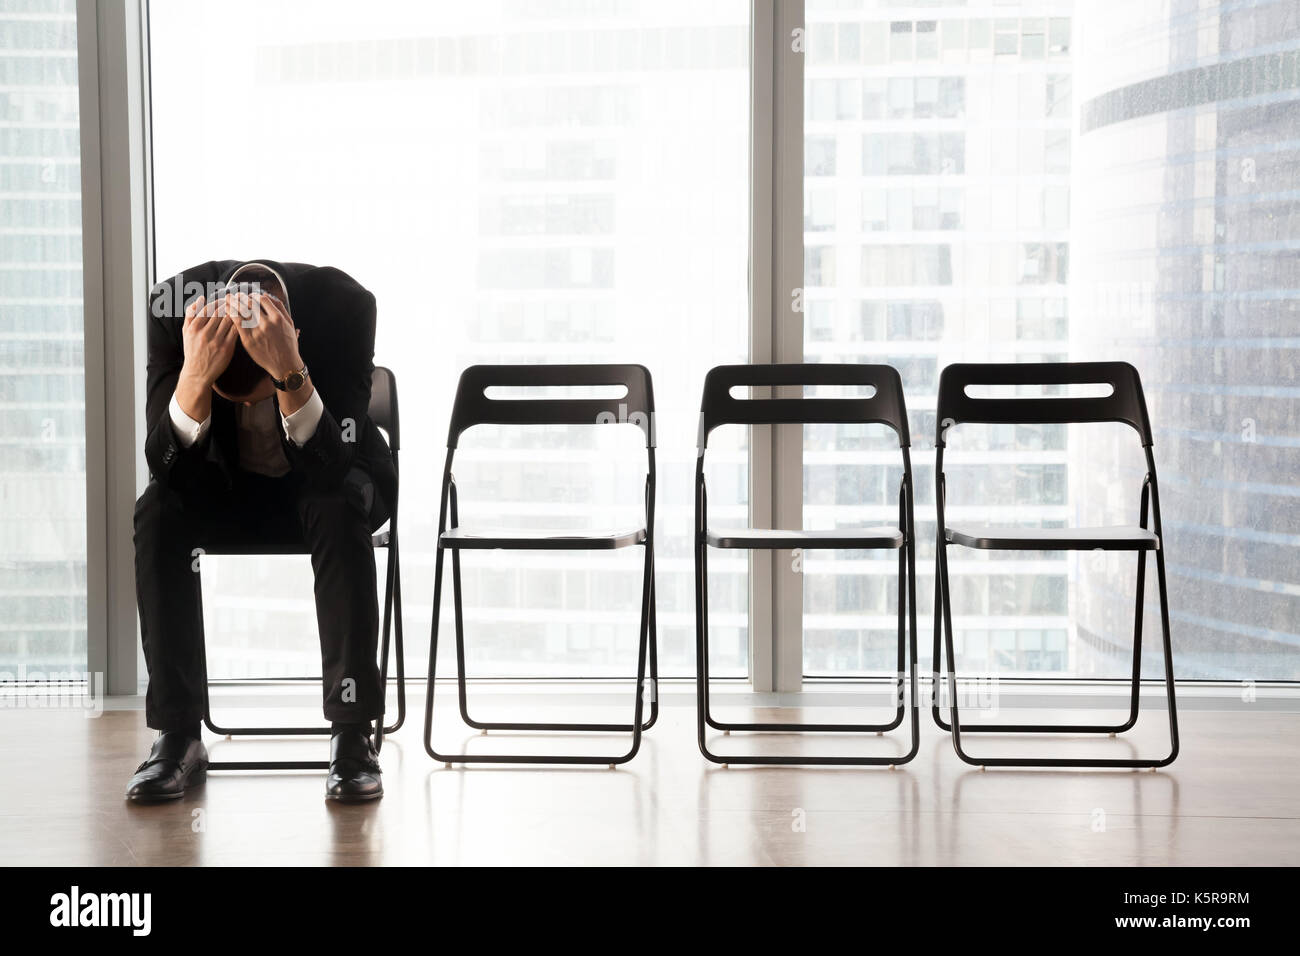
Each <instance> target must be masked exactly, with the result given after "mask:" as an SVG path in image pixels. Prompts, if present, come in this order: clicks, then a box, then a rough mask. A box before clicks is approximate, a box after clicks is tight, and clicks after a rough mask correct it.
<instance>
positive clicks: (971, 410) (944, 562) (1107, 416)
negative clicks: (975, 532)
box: [931, 362, 1179, 770]
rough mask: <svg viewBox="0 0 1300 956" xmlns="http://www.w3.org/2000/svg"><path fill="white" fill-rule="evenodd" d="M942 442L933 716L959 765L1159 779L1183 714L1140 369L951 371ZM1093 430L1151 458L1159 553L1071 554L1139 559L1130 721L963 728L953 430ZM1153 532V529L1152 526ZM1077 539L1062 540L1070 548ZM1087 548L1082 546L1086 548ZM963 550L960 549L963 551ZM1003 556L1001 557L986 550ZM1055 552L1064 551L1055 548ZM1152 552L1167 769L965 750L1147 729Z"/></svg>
mask: <svg viewBox="0 0 1300 956" xmlns="http://www.w3.org/2000/svg"><path fill="white" fill-rule="evenodd" d="M1098 383H1105V384H1109V385H1110V386H1111V389H1112V392H1111V394H1110V395H1108V396H1104V397H1086V398H1085V397H1042V398H1039V397H1015V398H976V397H972V396H970V395H969V394H968V393H967V391H966V389H967V386H970V385H986V386H987V385H1003V386H1005V385H1062V386H1063V385H1083V384H1098ZM936 418H937V434H936V440H935V466H934V468H935V506H936V509H937V512H938V516H937V529H938V530H937V542H936V558H935V564H936V566H935V598H934V599H935V608H934V657H933V661H934V675H933V687H934V700H933V703H932V706H931V714H932V716H933V718H934V721H935V723H936V724H937V725H938V726H939V727H940V728H942V729H943V730H945V731H948V732H950V733H951V734H952V741H953V748H954V749H955V750H956V752H957V756H958V757H960V758H961V759H962V760H963V761H965V762H966V763H968V764H972V765H975V766H979V767H981V768H982V767H1081V768H1108V767H1113V768H1127V769H1152V770H1154V769H1156V768H1159V767H1165V766H1168V765H1169V764H1171V763H1173V762H1174V760H1175V758H1177V756H1178V748H1179V743H1178V711H1177V705H1176V703H1175V699H1174V671H1173V649H1172V643H1171V639H1170V632H1169V598H1168V590H1167V586H1166V582H1165V539H1164V532H1163V528H1162V524H1161V520H1160V491H1159V486H1158V483H1157V481H1156V463H1155V455H1154V452H1153V450H1152V448H1153V439H1152V432H1151V422H1150V419H1149V417H1148V413H1147V406H1146V399H1145V397H1144V395H1143V392H1142V382H1141V378H1140V376H1139V375H1138V371H1137V369H1135V368H1134V367H1133V366H1132V365H1130V364H1128V363H1127V362H1055V363H1012V364H971V363H963V364H956V365H949V366H947V367H946V368H945V369H944V370H943V372H942V374H941V375H940V377H939V398H938V407H937V411H936ZM1089 422H1115V423H1120V424H1126V425H1129V426H1130V427H1132V428H1133V429H1134V430H1135V431H1136V432H1137V433H1138V436H1139V437H1140V439H1141V442H1142V449H1143V453H1144V455H1145V457H1146V468H1147V471H1146V477H1145V478H1144V480H1143V482H1142V491H1141V497H1140V504H1139V508H1138V524H1139V526H1140V527H1141V528H1143V529H1148V530H1151V531H1153V532H1154V534H1155V537H1156V542H1155V546H1154V548H1151V549H1143V548H1139V547H1134V546H1132V545H1131V544H1124V543H1121V542H1107V541H1104V540H1103V541H1091V542H1087V543H1086V544H1084V543H1080V544H1079V546H1078V547H1070V548H1066V550H1094V549H1098V548H1100V549H1102V550H1110V551H1136V552H1137V591H1136V598H1135V604H1136V607H1135V610H1134V627H1133V670H1132V677H1131V692H1130V700H1129V716H1128V719H1127V720H1125V721H1124V722H1123V723H1121V724H1115V725H1107V724H1005V723H995V724H975V725H970V724H968V725H965V726H963V725H962V723H961V718H960V714H959V712H958V703H957V673H956V671H957V668H956V664H955V661H956V658H955V656H954V648H953V625H952V599H951V590H950V588H949V577H948V547H949V545H950V544H952V543H953V542H950V541H949V540H948V526H947V522H946V519H945V510H944V509H945V496H946V488H947V484H946V479H945V476H944V472H943V458H944V450H945V446H946V436H947V432H948V430H949V429H950V428H953V427H955V426H957V425H959V424H962V423H977V424H1075V423H1080V424H1081V423H1089ZM1149 521H1150V522H1152V524H1153V526H1152V527H1150V528H1148V522H1149ZM1070 530H1071V529H1069V528H1065V529H1062V530H1061V535H1062V537H1063V538H1067V537H1068V536H1069V532H1070ZM1013 543H1014V544H1017V545H1021V546H1022V548H1015V549H1013V548H1009V547H1005V546H1004V547H1003V548H1000V549H997V550H1023V549H1027V550H1044V547H1043V545H1042V544H1041V543H1038V544H1035V543H1033V541H1032V539H1026V540H1021V541H1013ZM1076 543H1077V542H1076ZM959 546H960V545H959ZM980 550H993V549H980ZM1048 550H1057V549H1056V548H1051V549H1048ZM1147 550H1153V551H1154V552H1155V559H1156V578H1157V581H1158V584H1159V593H1160V616H1161V633H1162V638H1163V646H1164V664H1165V674H1164V682H1165V688H1166V694H1167V699H1168V707H1169V737H1170V751H1169V755H1168V756H1166V757H1164V758H1160V759H1136V758H1133V759H1121V758H1073V757H1066V758H1061V757H1050V758H1041V757H996V756H995V757H978V756H973V755H971V754H969V753H967V751H966V750H965V749H964V748H963V746H962V739H961V737H962V734H963V733H1007V734H1108V735H1110V736H1112V737H1114V736H1117V735H1118V734H1121V733H1124V732H1125V731H1127V730H1130V729H1131V728H1132V727H1133V726H1134V725H1135V724H1136V723H1137V719H1138V703H1139V696H1140V690H1141V678H1142V614H1143V605H1144V599H1145V589H1146V555H1147ZM941 633H942V637H943V640H942V647H943V650H944V652H945V653H946V655H947V661H948V670H947V672H946V675H945V676H946V677H947V686H948V690H949V709H950V710H951V712H952V719H951V721H950V722H949V721H945V720H944V719H943V716H942V714H941V712H940V707H939V687H940V674H941V671H942V662H943V658H942V657H941V654H940V650H941V640H940V638H941Z"/></svg>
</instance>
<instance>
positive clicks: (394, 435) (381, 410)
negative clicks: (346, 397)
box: [368, 365, 402, 451]
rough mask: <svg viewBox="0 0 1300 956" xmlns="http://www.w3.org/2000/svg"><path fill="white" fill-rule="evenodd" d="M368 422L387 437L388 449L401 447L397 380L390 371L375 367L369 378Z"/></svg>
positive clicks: (394, 449) (382, 367) (395, 449)
mask: <svg viewBox="0 0 1300 956" xmlns="http://www.w3.org/2000/svg"><path fill="white" fill-rule="evenodd" d="M368 414H369V415H370V420H371V421H372V422H374V423H375V424H376V425H377V426H379V427H380V428H382V429H383V430H384V433H385V434H386V435H387V436H388V447H389V448H391V449H392V450H393V451H398V450H399V449H400V448H401V446H402V438H401V418H400V416H399V415H398V412H397V378H396V376H394V375H393V373H392V370H391V369H387V368H385V367H384V366H382V365H376V366H375V370H374V372H372V373H371V376H370V410H369V412H368Z"/></svg>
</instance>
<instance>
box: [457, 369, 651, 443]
mask: <svg viewBox="0 0 1300 956" xmlns="http://www.w3.org/2000/svg"><path fill="white" fill-rule="evenodd" d="M611 385H615V386H616V385H621V386H623V387H624V388H625V389H626V394H625V395H622V396H619V397H615V398H490V397H488V394H487V390H488V389H489V388H547V387H551V388H556V387H577V388H581V387H600V386H611ZM615 423H627V424H633V425H636V426H637V427H638V428H640V429H641V431H642V432H643V433H644V435H645V442H646V447H647V448H652V447H654V392H653V389H652V388H651V384H650V372H649V370H648V369H646V368H645V366H643V365H471V366H470V367H469V368H467V369H465V371H464V372H462V373H461V376H460V384H459V385H458V386H457V388H456V402H455V405H454V406H453V407H452V411H451V429H450V431H449V433H448V435H447V447H448V448H451V449H454V448H455V447H456V446H457V443H458V442H459V440H460V436H461V434H462V433H463V432H464V431H465V430H466V429H469V428H472V427H474V426H475V425H601V424H615Z"/></svg>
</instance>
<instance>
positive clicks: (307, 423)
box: [281, 389, 325, 448]
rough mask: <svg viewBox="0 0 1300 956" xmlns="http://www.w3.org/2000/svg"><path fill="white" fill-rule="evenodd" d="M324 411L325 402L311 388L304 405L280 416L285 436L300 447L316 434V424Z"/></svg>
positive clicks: (318, 393)
mask: <svg viewBox="0 0 1300 956" xmlns="http://www.w3.org/2000/svg"><path fill="white" fill-rule="evenodd" d="M324 413H325V403H324V402H323V401H321V397H320V392H319V391H317V390H316V389H312V393H311V398H309V399H307V404H306V405H304V406H303V407H302V408H300V409H298V410H297V411H296V412H294V413H293V414H291V415H282V416H281V420H282V421H283V422H284V435H285V437H286V438H288V439H289V441H291V442H293V443H294V444H295V445H297V446H298V447H299V448H301V447H302V446H303V445H305V444H307V442H309V441H310V440H311V436H312V435H314V434H316V426H317V425H319V424H320V417H321V415H323V414H324Z"/></svg>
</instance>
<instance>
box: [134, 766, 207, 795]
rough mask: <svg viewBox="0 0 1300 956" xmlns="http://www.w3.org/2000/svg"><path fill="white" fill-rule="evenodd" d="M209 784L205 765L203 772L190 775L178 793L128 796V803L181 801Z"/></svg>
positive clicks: (197, 771) (198, 771)
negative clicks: (192, 791)
mask: <svg viewBox="0 0 1300 956" xmlns="http://www.w3.org/2000/svg"><path fill="white" fill-rule="evenodd" d="M207 782H208V768H207V766H206V765H205V766H204V767H203V769H202V770H196V771H195V772H194V773H192V774H190V776H189V778H188V779H187V780H186V781H185V786H184V787H182V788H181V789H180V791H178V792H177V793H156V794H155V793H135V794H128V795H127V798H126V799H127V801H128V802H130V803H171V802H172V801H173V800H179V799H180V798H181V797H183V796H185V794H186V793H188V792H189V791H190V790H192V789H193V788H195V787H199V786H202V785H203V784H205V783H207Z"/></svg>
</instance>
